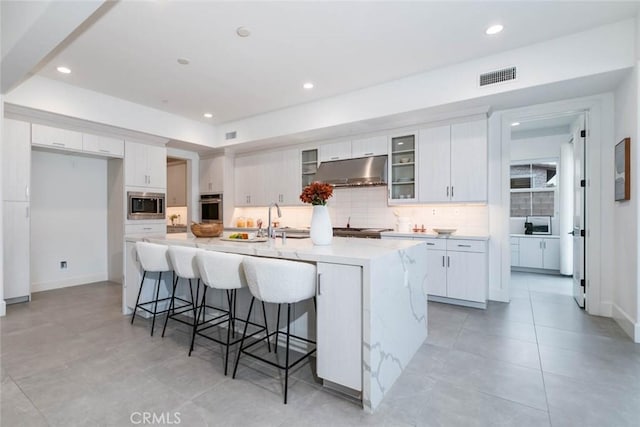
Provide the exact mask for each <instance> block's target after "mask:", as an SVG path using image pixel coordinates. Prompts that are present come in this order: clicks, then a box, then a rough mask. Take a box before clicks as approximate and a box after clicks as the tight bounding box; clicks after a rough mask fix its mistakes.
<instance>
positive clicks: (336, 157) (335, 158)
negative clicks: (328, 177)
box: [331, 156, 340, 160]
mask: <svg viewBox="0 0 640 427" xmlns="http://www.w3.org/2000/svg"><path fill="white" fill-rule="evenodd" d="M339 159H340V156H334V157H331V160H339Z"/></svg>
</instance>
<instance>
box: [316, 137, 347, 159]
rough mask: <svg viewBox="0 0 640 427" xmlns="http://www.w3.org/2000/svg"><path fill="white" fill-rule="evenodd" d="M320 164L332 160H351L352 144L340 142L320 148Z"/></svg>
mask: <svg viewBox="0 0 640 427" xmlns="http://www.w3.org/2000/svg"><path fill="white" fill-rule="evenodd" d="M318 151H319V152H318V155H319V156H320V162H329V161H332V160H344V159H350V158H351V142H349V141H340V142H333V143H331V144H324V145H321V146H320V147H319V148H318Z"/></svg>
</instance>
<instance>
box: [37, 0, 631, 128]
mask: <svg viewBox="0 0 640 427" xmlns="http://www.w3.org/2000/svg"><path fill="white" fill-rule="evenodd" d="M637 11H638V3H637V2H537V1H531V2H529V1H517V2H485V1H481V2H397V1H395V2H331V3H328V2H270V1H269V2H266V1H260V2H212V1H198V2H196V1H155V2H140V1H121V2H118V3H117V4H115V6H113V7H111V8H110V9H109V10H108V11H107V12H106V13H104V14H103V15H102V16H100V17H99V19H96V20H95V22H93V23H92V24H91V25H88V28H86V29H84V30H83V31H81V32H79V34H74V37H73V39H72V40H67V41H66V42H65V43H63V44H62V45H61V46H60V47H59V48H58V49H57V51H56V52H54V54H53V55H50V56H49V59H50V60H49V61H47V62H46V63H45V64H43V65H41V68H40V69H39V71H38V74H40V75H42V76H45V77H49V78H53V79H56V80H60V81H64V82H67V83H69V84H72V85H76V86H80V87H83V88H86V89H90V90H94V91H97V92H102V93H105V94H109V95H112V96H115V97H119V98H123V99H126V100H129V101H132V102H135V103H138V104H142V105H146V106H148V107H152V108H156V109H159V110H164V111H167V112H170V113H174V114H178V115H181V116H185V117H188V118H190V119H194V120H199V121H203V122H207V123H212V124H216V123H223V122H227V121H232V120H237V119H241V118H244V117H249V116H253V115H257V114H261V113H265V112H268V111H273V110H277V109H281V108H285V107H288V106H293V105H298V104H302V103H306V102H310V101H314V100H318V99H321V98H325V97H330V96H333V95H337V94H341V93H345V92H349V91H354V90H357V89H360V88H364V87H367V86H371V85H375V84H379V83H382V82H386V81H390V80H394V79H398V78H401V77H404V76H408V75H412V74H416V73H420V72H424V71H427V70H430V69H434V68H437V67H442V66H446V65H449V64H454V63H459V62H461V61H465V60H469V59H472V58H476V57H481V56H486V55H489V54H493V53H497V52H500V51H504V50H507V49H513V48H517V47H520V46H524V45H528V44H532V43H536V42H540V41H544V40H547V39H552V38H556V37H559V36H562V35H566V34H571V33H575V32H578V31H581V30H585V29H588V28H591V27H594V26H599V25H604V24H607V23H612V22H616V21H619V20H621V19H625V18H629V17H632V16H635V14H636V13H637ZM497 22H500V23H502V24H503V25H504V27H505V29H504V31H503V32H502V33H500V34H499V35H496V36H491V37H490V36H487V35H485V33H484V30H485V29H486V27H487V26H488V25H490V24H493V23H497ZM240 26H244V27H246V28H247V29H249V30H250V32H251V35H250V36H249V37H246V38H241V37H239V36H238V35H237V34H236V29H237V28H238V27H240ZM178 58H187V59H188V60H189V61H190V64H189V65H180V64H178V62H177V59H178ZM60 65H65V66H67V67H69V68H71V70H72V73H71V74H68V75H63V74H60V73H58V72H57V71H56V67H58V66H60ZM307 81H311V82H313V83H314V84H315V88H314V89H312V90H305V89H303V88H302V84H303V83H304V82H307ZM205 112H211V113H212V114H213V118H211V119H205V118H204V117H203V113H205Z"/></svg>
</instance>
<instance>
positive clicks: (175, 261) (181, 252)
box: [162, 246, 200, 337]
mask: <svg viewBox="0 0 640 427" xmlns="http://www.w3.org/2000/svg"><path fill="white" fill-rule="evenodd" d="M196 253H198V249H196V248H192V247H188V246H170V247H169V259H170V260H171V264H172V265H173V271H174V273H175V275H176V278H175V281H174V282H173V294H172V295H171V303H170V304H169V311H170V312H169V313H167V317H166V318H165V319H164V327H163V328H162V336H163V337H164V333H165V331H166V329H167V323H168V321H169V319H173V320H175V321H177V322H180V323H183V324H185V325H189V326H193V325H194V324H195V323H196V317H197V314H198V306H197V304H198V294H199V291H200V271H199V270H198V266H197V265H196ZM180 279H185V280H187V281H188V283H189V293H190V294H191V302H190V303H189V304H185V305H182V306H180V307H177V308H178V310H179V311H175V310H176V306H175V300H179V301H184V302H187V303H188V302H189V301H186V300H184V299H181V298H178V297H176V296H175V293H176V288H177V287H178V282H179V281H180ZM194 279H195V281H196V296H195V298H194V297H193V283H192V282H191V280H194ZM187 307H188V308H187ZM188 311H191V312H192V313H193V320H192V321H186V320H184V319H182V318H180V317H177V316H179V315H181V314H183V313H186V312H188Z"/></svg>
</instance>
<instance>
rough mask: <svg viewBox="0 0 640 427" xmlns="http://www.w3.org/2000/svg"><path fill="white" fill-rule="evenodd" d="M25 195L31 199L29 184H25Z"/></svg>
mask: <svg viewBox="0 0 640 427" xmlns="http://www.w3.org/2000/svg"><path fill="white" fill-rule="evenodd" d="M24 195H25V196H26V198H27V199H29V186H28V185H25V186H24Z"/></svg>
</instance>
